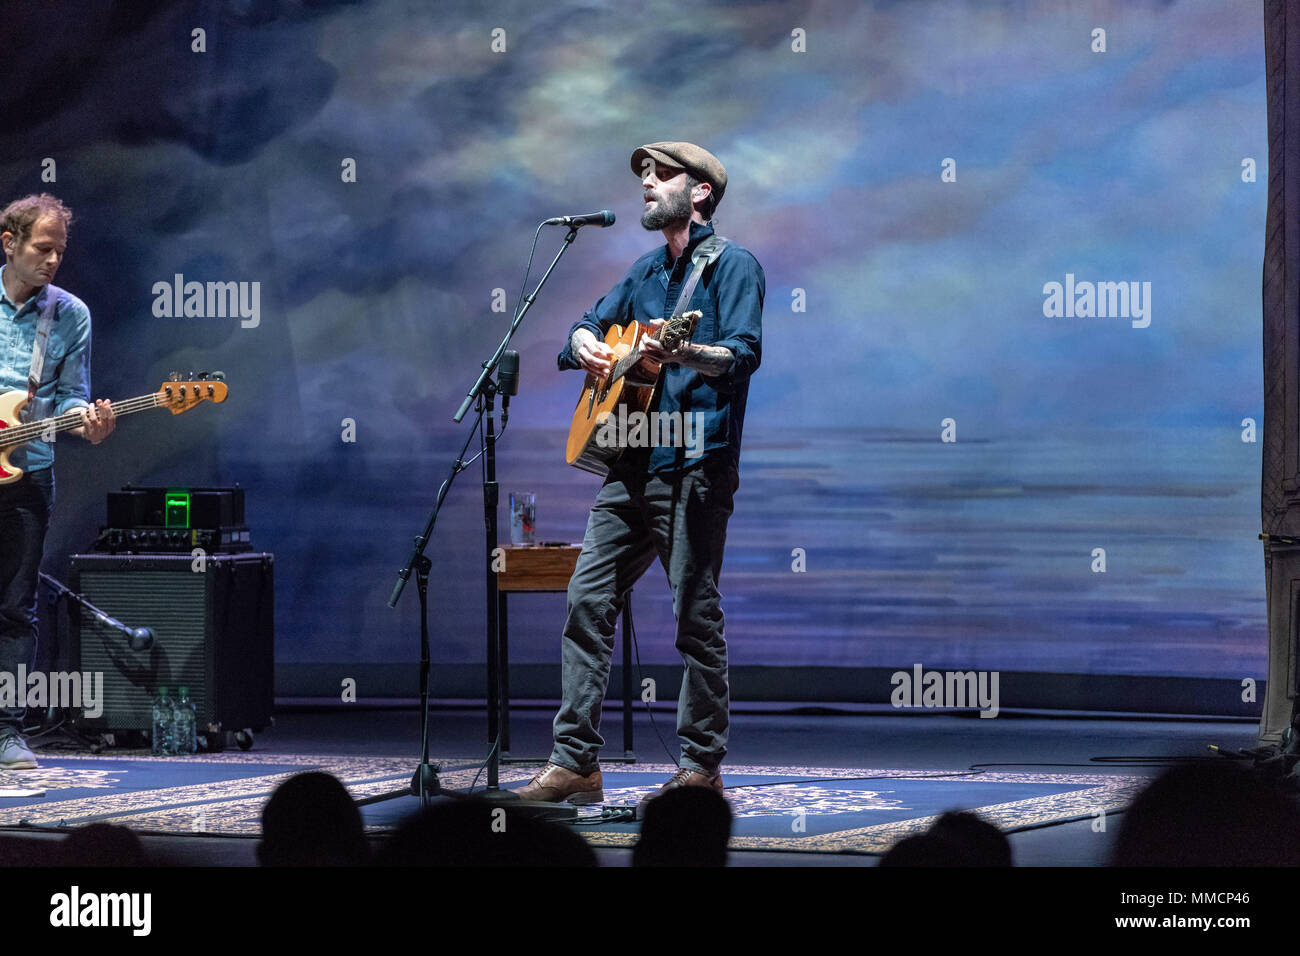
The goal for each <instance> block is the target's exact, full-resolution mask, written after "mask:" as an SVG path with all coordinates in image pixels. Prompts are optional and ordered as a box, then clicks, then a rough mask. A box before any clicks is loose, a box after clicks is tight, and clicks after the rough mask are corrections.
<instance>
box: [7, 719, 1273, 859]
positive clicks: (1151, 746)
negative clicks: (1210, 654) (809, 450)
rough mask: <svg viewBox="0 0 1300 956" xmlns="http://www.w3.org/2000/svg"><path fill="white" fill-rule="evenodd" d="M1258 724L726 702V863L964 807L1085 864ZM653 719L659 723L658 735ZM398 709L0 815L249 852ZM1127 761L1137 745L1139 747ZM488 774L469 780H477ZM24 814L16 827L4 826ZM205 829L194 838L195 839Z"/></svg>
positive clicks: (207, 853)
mask: <svg viewBox="0 0 1300 956" xmlns="http://www.w3.org/2000/svg"><path fill="white" fill-rule="evenodd" d="M552 713H553V707H552V705H549V704H545V703H539V704H537V705H524V706H520V707H518V708H516V709H515V711H514V712H513V714H512V720H511V754H512V756H515V757H524V756H533V757H537V758H538V759H539V761H540V760H542V759H544V757H545V755H546V754H547V752H548V751H549V740H550V720H551V716H552ZM620 717H621V715H620V714H618V713H617V712H608V713H607V715H606V722H605V726H604V728H603V729H604V732H605V735H606V739H607V747H606V752H605V756H606V758H616V757H620V756H622V754H623V749H622V739H623V738H622V725H621V721H620V719H619V718H620ZM1255 727H1256V725H1255V724H1254V723H1253V722H1250V723H1248V722H1242V721H1229V720H1224V721H1188V720H1182V719H1177V720H1175V719H1152V718H1144V719H1138V718H1131V717H1130V718H1121V717H1111V718H1098V717H1091V718H1085V717H1079V716H1041V715H1036V716H1018V715H1015V714H1007V713H1004V714H1002V715H1000V716H999V717H997V718H996V719H980V718H978V717H976V716H969V717H968V716H960V715H955V714H951V713H946V714H945V713H937V714H925V715H916V714H915V713H911V714H907V715H902V714H897V713H892V712H890V713H881V712H878V711H877V712H867V711H863V712H856V713H835V712H830V711H828V709H827V708H826V707H825V706H824V705H818V706H815V707H814V706H806V707H798V706H795V705H790V706H787V707H775V706H771V707H766V708H764V710H763V711H762V712H760V711H758V710H757V708H754V707H752V706H751V707H746V706H737V707H736V708H734V710H733V720H732V731H731V745H730V752H729V754H728V758H727V762H726V764H724V768H723V778H724V782H725V783H726V784H727V786H728V788H729V790H728V798H729V800H730V801H731V803H732V808H733V812H734V813H735V820H736V822H735V826H734V828H733V841H732V847H733V850H732V853H731V860H730V862H731V865H733V866H827V865H830V866H872V865H874V864H875V863H876V862H878V860H879V854H880V853H882V852H883V851H884V850H885V849H887V848H888V846H890V845H891V844H892V843H893V842H894V841H896V840H897V839H899V838H901V837H902V836H905V835H907V834H908V833H910V832H916V831H918V830H921V829H924V827H925V826H926V825H927V823H928V821H929V820H930V819H932V818H933V817H934V816H935V815H937V814H938V813H941V812H943V811H944V810H947V809H973V810H976V811H977V812H980V813H982V814H983V815H985V816H986V817H988V818H989V819H991V820H993V821H994V822H996V823H998V824H999V825H1000V826H1001V827H1003V828H1004V830H1006V831H1008V834H1009V838H1010V840H1011V845H1012V850H1013V853H1014V858H1015V862H1016V864H1017V865H1020V866H1099V865H1102V864H1103V863H1104V862H1105V860H1106V858H1107V855H1108V854H1109V852H1110V848H1111V846H1112V842H1113V839H1114V837H1115V834H1116V832H1117V830H1118V824H1119V817H1118V815H1117V814H1118V813H1120V812H1122V809H1123V807H1124V806H1125V805H1126V804H1127V802H1128V800H1130V799H1131V797H1132V795H1133V794H1134V793H1135V792H1136V791H1137V790H1138V789H1140V787H1141V786H1142V785H1143V783H1144V778H1147V777H1150V776H1153V775H1155V774H1157V773H1159V771H1160V769H1161V766H1160V764H1161V758H1173V757H1194V756H1204V755H1207V754H1208V753H1209V751H1208V750H1207V747H1208V746H1209V745H1217V746H1218V747H1221V748H1223V749H1225V750H1233V749H1238V748H1241V749H1245V748H1250V747H1253V746H1254V745H1255ZM672 728H673V715H672V713H671V712H669V711H667V710H658V711H657V712H656V714H655V718H654V723H653V726H652V725H651V722H650V719H649V718H648V716H647V715H646V713H645V711H644V709H642V710H640V711H639V712H638V713H637V715H636V719H635V724H634V729H635V735H636V739H635V748H636V750H635V753H636V756H637V762H636V763H634V764H624V763H619V762H614V761H613V760H607V762H606V764H605V766H604V770H605V777H606V783H605V787H606V798H607V802H610V803H620V804H626V803H635V801H636V799H637V798H638V797H639V796H640V794H642V793H644V792H647V791H648V790H651V789H653V788H654V787H656V786H658V784H659V783H661V782H662V781H663V780H664V779H666V778H667V776H668V775H669V774H671V772H672V770H673V769H674V768H673V767H672V766H671V764H670V763H669V754H668V752H667V751H666V750H665V747H664V745H663V744H662V743H661V742H660V736H662V738H663V740H664V741H667V742H668V743H669V745H670V746H671V744H672V743H673V741H674V740H675V734H674V733H673V731H672ZM430 730H431V752H432V754H433V755H434V757H435V759H439V760H442V761H444V767H445V772H444V784H445V785H447V786H449V787H455V788H463V787H464V786H466V785H467V784H468V782H469V781H470V780H472V779H473V778H474V777H475V775H476V772H477V770H478V767H479V765H480V764H481V762H482V760H483V758H484V757H485V755H486V752H487V749H488V748H487V744H486V717H485V712H484V711H483V710H482V708H476V707H472V706H456V705H453V704H446V703H444V704H443V705H442V706H440V707H439V708H438V709H436V710H435V711H434V712H433V715H432V719H431V722H430ZM656 731H657V734H656ZM418 750H419V720H418V713H417V711H416V710H415V709H414V708H412V707H402V706H395V705H384V706H367V705H365V704H362V703H358V704H352V705H333V706H312V705H310V704H308V703H305V702H293V701H284V702H281V706H280V707H278V708H277V718H276V723H275V726H274V728H272V729H269V730H268V731H267V732H266V733H264V734H261V735H259V736H258V738H257V740H256V741H255V745H254V748H253V750H251V751H249V752H247V753H243V752H240V751H233V752H227V753H225V754H217V755H200V756H198V757H195V758H181V759H173V760H163V759H152V758H148V757H145V756H143V755H140V754H138V753H130V752H125V753H124V752H112V751H110V752H108V753H107V754H105V755H104V756H103V757H100V758H96V757H92V756H88V755H77V754H73V753H71V752H67V751H61V750H50V751H46V752H45V753H44V754H42V767H41V769H40V770H38V771H27V772H10V773H8V774H3V775H2V776H3V777H4V778H5V779H4V780H2V781H0V788H2V787H13V786H15V785H20V784H21V783H28V782H30V783H31V784H32V785H33V788H35V787H37V786H39V785H41V784H43V785H45V787H46V792H45V794H44V796H41V797H27V798H8V799H0V826H3V827H4V829H5V831H6V834H7V835H8V837H9V839H8V840H7V841H6V843H7V845H8V846H9V847H10V852H12V851H13V850H14V848H15V846H16V844H15V842H14V838H15V837H19V838H20V840H21V842H22V843H23V844H25V845H26V852H24V853H23V854H22V856H23V857H24V859H23V860H22V861H20V860H13V859H11V860H9V861H8V862H11V863H17V862H34V861H36V860H37V859H39V857H41V856H43V855H45V854H44V853H43V850H44V848H45V847H46V846H48V841H52V840H57V839H59V838H60V832H59V828H60V827H61V826H62V827H66V826H76V825H79V824H80V823H84V822H89V821H91V820H97V819H102V820H105V821H107V822H119V823H124V824H126V825H129V826H132V827H133V828H136V829H138V830H140V831H142V832H144V833H146V834H158V835H147V836H145V837H144V840H145V843H146V846H147V847H148V848H149V849H150V850H151V851H153V852H155V853H156V854H158V855H159V856H161V857H165V858H166V859H167V860H169V861H170V862H174V863H182V864H197V865H227V866H251V865H255V863H256V857H255V846H256V837H257V818H258V815H259V814H260V807H261V804H262V803H263V802H264V801H265V799H266V795H267V794H268V793H269V792H270V790H271V789H272V788H273V787H274V786H275V785H276V784H277V783H278V782H279V780H281V779H283V778H284V776H286V775H288V774H291V773H294V772H298V771H299V770H302V769H309V768H312V767H320V768H322V769H326V770H330V771H331V772H334V773H335V774H336V775H337V776H339V777H340V778H341V779H345V781H346V782H348V784H349V788H350V789H351V790H352V791H353V792H354V793H355V794H356V795H357V796H358V797H362V796H369V795H372V794H375V793H382V792H386V791H388V790H391V789H397V788H399V787H401V786H402V785H403V782H404V780H406V779H408V778H409V774H410V772H411V771H412V770H413V769H414V765H415V762H416V760H417V759H418ZM1137 758H1151V759H1149V760H1143V759H1137ZM539 765H540V764H532V765H521V764H514V763H509V764H503V765H502V771H501V782H502V785H503V786H506V787H514V786H518V785H520V784H521V783H523V782H524V781H526V780H527V779H528V777H529V776H530V775H531V773H532V772H533V771H534V770H535V769H536V767H537V766H539ZM485 779H486V775H485V774H484V775H482V776H479V777H478V781H477V785H478V787H479V788H481V787H482V786H483V784H484V782H485ZM417 805H418V804H417V801H416V800H415V798H413V797H403V798H399V799H397V800H394V801H390V802H386V803H382V804H378V805H372V806H368V807H366V808H365V811H364V818H365V821H366V824H367V826H368V828H370V830H371V832H372V833H374V834H375V839H376V840H381V839H383V838H384V836H383V834H384V832H385V831H387V830H389V829H391V827H392V826H394V825H395V824H396V823H397V822H398V821H399V820H400V819H401V818H402V817H403V816H404V815H405V814H407V813H410V812H413V811H414V810H415V809H416V808H417ZM20 822H22V823H23V824H24V825H23V826H22V827H21V828H20V827H19V824H20ZM580 832H582V833H583V835H584V837H586V838H587V839H588V840H589V842H591V843H592V845H593V846H595V847H596V852H597V854H598V856H599V858H600V861H601V863H602V865H606V866H625V865H628V864H629V863H630V860H631V849H630V847H631V845H632V844H633V843H634V842H635V826H634V825H628V824H604V825H596V826H583V827H581V828H580ZM200 834H202V835H200Z"/></svg>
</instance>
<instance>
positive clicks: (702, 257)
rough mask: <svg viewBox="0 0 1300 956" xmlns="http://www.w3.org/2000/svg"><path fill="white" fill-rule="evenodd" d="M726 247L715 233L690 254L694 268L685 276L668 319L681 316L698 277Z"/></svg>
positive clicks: (693, 292)
mask: <svg viewBox="0 0 1300 956" xmlns="http://www.w3.org/2000/svg"><path fill="white" fill-rule="evenodd" d="M726 247H727V240H726V239H724V238H723V237H722V236H719V235H718V234H717V233H714V234H713V235H711V236H709V238H707V239H705V240H704V241H703V242H701V243H700V244H699V245H698V246H696V247H695V251H694V252H693V253H691V264H692V265H693V266H694V268H693V269H691V274H690V275H689V276H687V278H686V282H685V284H684V285H683V286H682V291H681V294H680V295H679V296H677V304H676V305H675V306H673V310H672V312H670V313H668V314H669V317H676V316H679V315H681V314H682V310H683V309H685V308H686V307H687V306H688V305H690V304H691V296H693V295H694V294H695V287H696V286H697V285H699V284H700V277H701V276H703V275H704V270H705V269H707V268H708V267H709V266H710V265H711V264H712V263H713V262H715V261H716V260H717V258H718V256H720V255H722V250H723V249H725V248H726Z"/></svg>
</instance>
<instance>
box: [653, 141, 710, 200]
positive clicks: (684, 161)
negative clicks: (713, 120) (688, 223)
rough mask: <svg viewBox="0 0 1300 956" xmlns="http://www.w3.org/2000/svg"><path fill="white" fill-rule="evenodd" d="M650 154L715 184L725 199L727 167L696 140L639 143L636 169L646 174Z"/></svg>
mask: <svg viewBox="0 0 1300 956" xmlns="http://www.w3.org/2000/svg"><path fill="white" fill-rule="evenodd" d="M647 158H649V159H653V160H654V161H655V162H657V163H664V164H665V165H667V166H676V167H677V168H678V169H684V170H686V171H687V172H688V173H690V174H691V175H693V176H694V177H695V178H696V179H699V180H701V181H703V182H706V183H708V184H709V185H710V186H712V187H713V194H714V195H715V196H716V197H717V199H718V201H721V200H722V194H723V193H724V192H726V191H727V170H726V168H725V167H723V165H722V163H721V162H719V161H718V157H716V156H714V155H713V154H712V153H710V152H709V151H708V150H707V149H704V148H703V147H701V146H696V145H695V144H694V143H647V144H646V145H645V146H638V147H637V149H636V151H635V152H633V153H632V172H634V173H636V174H637V175H638V176H644V175H645V160H646V159H647Z"/></svg>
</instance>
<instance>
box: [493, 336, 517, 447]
mask: <svg viewBox="0 0 1300 956" xmlns="http://www.w3.org/2000/svg"><path fill="white" fill-rule="evenodd" d="M497 394H499V395H500V396H501V427H502V428H505V427H506V422H508V421H510V396H511V395H518V394H519V353H518V352H516V351H515V350H514V349H506V351H505V352H504V353H503V354H502V356H501V361H500V362H498V363H497Z"/></svg>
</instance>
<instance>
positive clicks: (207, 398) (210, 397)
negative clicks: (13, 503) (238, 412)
mask: <svg viewBox="0 0 1300 956" xmlns="http://www.w3.org/2000/svg"><path fill="white" fill-rule="evenodd" d="M217 374H218V375H219V374H220V373H219V372H218V373H217ZM225 400H226V383H225V382H223V381H221V380H220V379H216V378H211V379H210V378H205V377H203V376H202V375H200V376H199V377H198V378H197V379H195V380H194V381H188V382H181V381H170V382H163V383H162V385H160V386H159V387H158V391H156V392H150V393H149V394H148V395H139V396H137V397H136V398H128V399H124V400H123V401H121V402H114V403H113V413H114V414H115V415H116V416H117V417H118V418H121V417H122V416H123V415H132V414H134V413H135V412H143V411H145V410H146V409H149V408H166V409H170V410H171V413H172V414H173V415H179V414H181V412H188V411H189V410H190V409H191V408H193V407H194V406H195V405H198V404H199V403H201V402H218V403H219V402H224V401H225ZM26 407H27V393H26V392H24V391H22V390H21V389H14V390H13V391H11V392H4V393H0V485H7V484H9V483H10V482H14V481H17V480H18V479H19V478H21V477H22V476H23V472H22V469H21V468H17V467H15V466H13V465H11V464H10V463H9V455H10V454H11V453H12V452H13V450H14V449H15V448H17V447H18V446H19V445H25V444H26V443H27V442H29V441H35V440H37V439H40V440H42V441H53V439H54V435H55V433H56V432H62V431H67V430H68V429H70V428H76V427H77V426H78V425H80V424H81V423H82V422H81V409H80V408H74V409H72V410H71V411H67V412H64V413H63V414H62V415H56V416H54V417H53V418H43V419H41V420H40V421H35V422H24V421H23V420H22V412H23V409H24V408H26Z"/></svg>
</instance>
